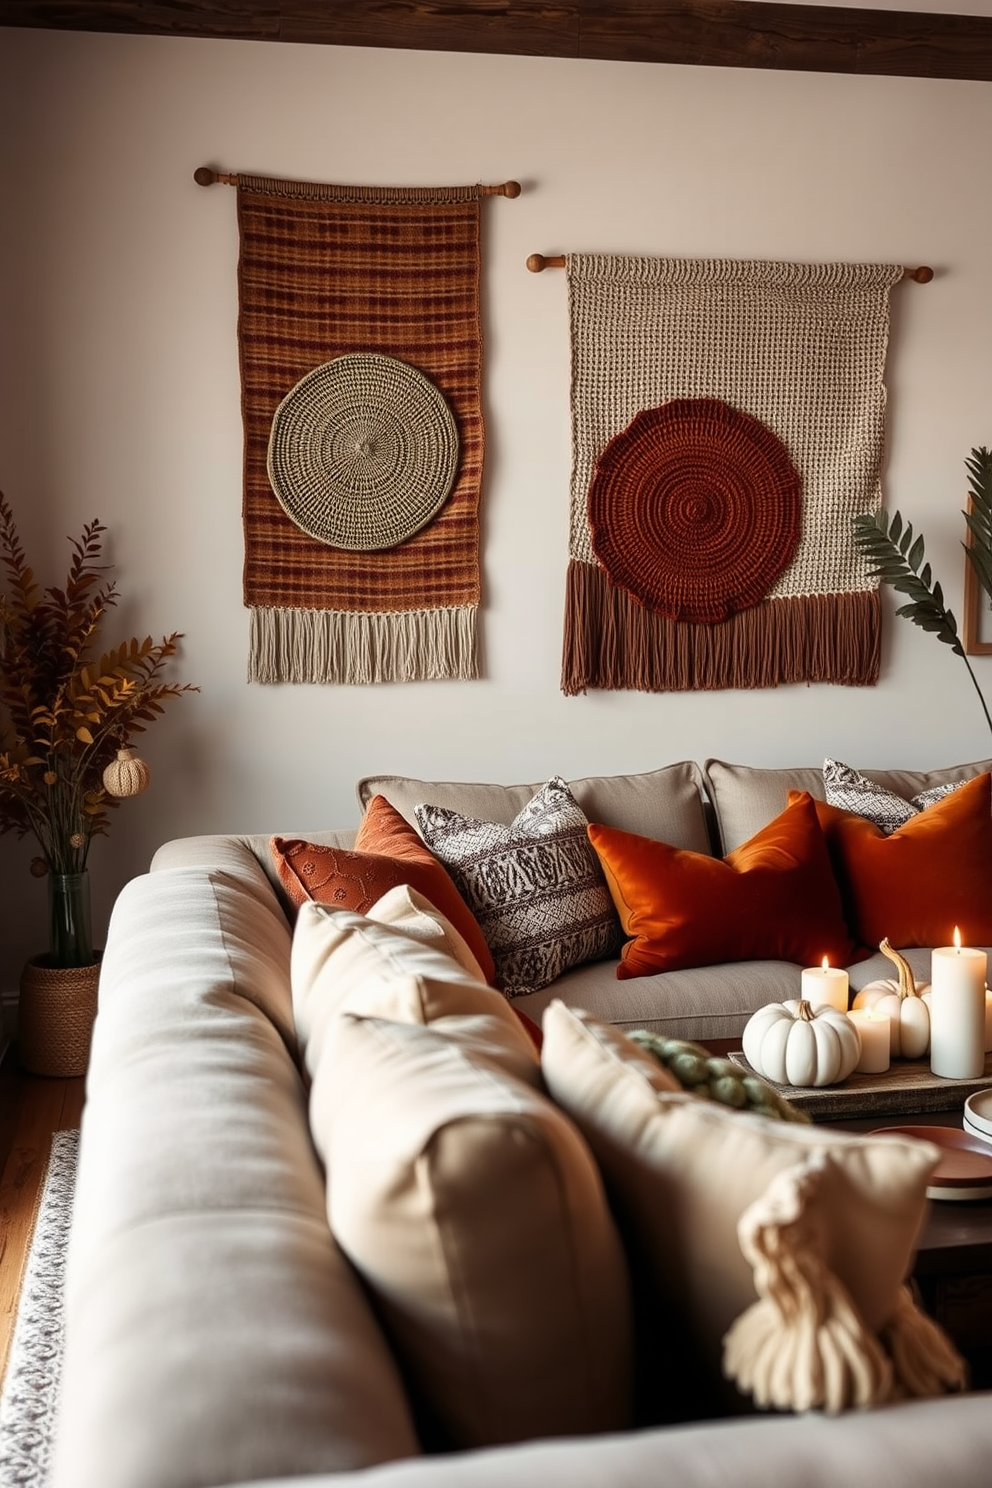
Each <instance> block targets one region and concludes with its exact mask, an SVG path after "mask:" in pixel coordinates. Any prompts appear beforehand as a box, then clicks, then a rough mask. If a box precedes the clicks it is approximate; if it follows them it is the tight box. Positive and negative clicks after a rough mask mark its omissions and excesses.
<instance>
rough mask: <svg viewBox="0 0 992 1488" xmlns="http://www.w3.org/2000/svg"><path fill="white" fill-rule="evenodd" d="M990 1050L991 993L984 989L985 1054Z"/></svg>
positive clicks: (991, 1036) (991, 1044) (991, 1040)
mask: <svg viewBox="0 0 992 1488" xmlns="http://www.w3.org/2000/svg"><path fill="white" fill-rule="evenodd" d="M990 1050H992V991H990V990H989V988H988V987H986V988H985V1052H986V1054H988V1053H989V1051H990Z"/></svg>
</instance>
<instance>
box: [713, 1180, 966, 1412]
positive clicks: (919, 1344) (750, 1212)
mask: <svg viewBox="0 0 992 1488" xmlns="http://www.w3.org/2000/svg"><path fill="white" fill-rule="evenodd" d="M826 1161H827V1159H826V1157H825V1155H824V1154H816V1155H814V1156H813V1157H812V1158H811V1160H808V1161H806V1162H804V1163H801V1164H799V1165H798V1166H797V1167H794V1168H790V1169H789V1170H788V1171H786V1172H784V1173H780V1174H779V1176H778V1177H777V1178H776V1179H775V1180H774V1182H773V1183H772V1184H771V1185H770V1187H769V1189H768V1191H767V1193H766V1194H764V1196H763V1197H762V1198H761V1199H759V1200H758V1201H757V1202H756V1203H754V1204H752V1205H751V1206H750V1208H748V1209H747V1210H745V1212H744V1213H743V1214H742V1215H741V1218H740V1220H739V1222H738V1238H739V1240H740V1245H741V1250H742V1251H743V1253H744V1255H745V1257H746V1258H747V1259H748V1260H749V1261H750V1262H751V1264H752V1266H753V1267H754V1284H755V1290H756V1291H757V1293H758V1297H759V1300H758V1302H756V1303H755V1304H754V1305H753V1306H751V1307H749V1308H748V1310H747V1311H746V1312H744V1313H742V1315H741V1316H740V1317H739V1318H738V1319H737V1321H736V1322H735V1323H734V1324H733V1326H732V1327H731V1328H730V1330H729V1331H728V1333H727V1335H726V1337H725V1338H724V1341H723V1342H724V1355H723V1368H724V1373H725V1374H726V1376H727V1377H728V1379H732V1380H734V1381H735V1383H736V1384H737V1385H738V1386H739V1387H740V1388H741V1389H742V1390H743V1391H745V1392H746V1393H748V1394H750V1395H753V1397H754V1400H755V1403H756V1404H757V1405H759V1406H763V1407H773V1408H776V1409H779V1410H793V1411H805V1410H816V1409H822V1410H825V1411H827V1412H829V1413H836V1412H838V1411H842V1410H846V1409H850V1408H851V1407H855V1408H862V1409H863V1408H865V1407H867V1406H872V1405H879V1404H881V1403H882V1402H884V1401H887V1400H893V1399H897V1398H899V1397H901V1396H903V1395H930V1394H935V1393H940V1392H942V1391H943V1390H946V1389H948V1388H960V1387H961V1385H962V1384H963V1381H964V1363H963V1361H962V1360H961V1359H960V1358H959V1357H958V1356H957V1355H956V1354H955V1352H954V1350H953V1348H952V1347H951V1345H950V1343H949V1342H948V1340H947V1339H946V1338H945V1337H944V1335H943V1334H942V1333H941V1331H940V1329H939V1328H938V1327H937V1325H936V1324H935V1323H933V1322H931V1321H930V1319H929V1318H927V1317H925V1316H924V1315H923V1314H922V1313H921V1312H920V1311H919V1310H918V1309H917V1308H916V1306H915V1305H914V1303H913V1301H912V1298H911V1297H910V1295H909V1292H908V1290H907V1289H906V1288H905V1287H901V1288H900V1292H899V1297H898V1300H897V1304H896V1310H895V1313H894V1315H893V1318H892V1319H891V1320H890V1322H889V1323H888V1324H887V1326H886V1328H885V1329H884V1330H883V1331H882V1334H881V1337H876V1336H875V1334H873V1333H872V1332H871V1330H870V1329H869V1328H868V1326H867V1324H866V1323H865V1321H864V1319H863V1318H862V1317H861V1315H860V1314H859V1312H858V1309H857V1307H856V1306H855V1304H854V1302H853V1300H852V1299H851V1297H850V1295H849V1293H848V1291H847V1289H846V1288H845V1287H844V1285H843V1283H842V1282H841V1281H840V1280H839V1279H838V1278H837V1277H836V1276H835V1275H833V1273H832V1272H831V1271H830V1270H829V1269H828V1268H827V1266H826V1265H825V1264H824V1262H823V1260H822V1259H821V1257H820V1256H819V1254H818V1253H817V1236H816V1230H817V1218H816V1215H815V1213H813V1212H812V1207H813V1201H815V1199H816V1196H817V1192H818V1190H819V1187H820V1179H821V1175H822V1173H823V1170H824V1164H825V1162H826Z"/></svg>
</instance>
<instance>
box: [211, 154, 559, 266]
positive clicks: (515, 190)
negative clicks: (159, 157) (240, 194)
mask: <svg viewBox="0 0 992 1488" xmlns="http://www.w3.org/2000/svg"><path fill="white" fill-rule="evenodd" d="M193 180H194V181H195V182H196V184H197V186H216V185H217V183H218V182H220V183H221V184H222V185H224V186H237V184H238V178H237V176H236V175H234V174H232V173H231V172H229V171H215V170H212V169H211V167H210V166H209V165H200V166H197V168H196V170H195V171H194V172H193ZM479 190H480V191H481V192H482V195H483V196H508V197H511V198H512V197H515V196H519V195H520V182H519V181H503V182H501V184H500V185H499V186H480V187H479ZM564 262H565V260H564V259H562V263H564Z"/></svg>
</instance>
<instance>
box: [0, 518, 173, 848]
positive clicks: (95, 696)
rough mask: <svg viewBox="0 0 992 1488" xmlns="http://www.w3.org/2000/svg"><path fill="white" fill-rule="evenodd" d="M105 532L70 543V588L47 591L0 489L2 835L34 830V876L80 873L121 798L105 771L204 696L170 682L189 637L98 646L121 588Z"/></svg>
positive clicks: (91, 526)
mask: <svg viewBox="0 0 992 1488" xmlns="http://www.w3.org/2000/svg"><path fill="white" fill-rule="evenodd" d="M106 530H107V529H106V527H105V526H104V525H103V523H101V522H98V521H92V522H88V523H87V524H86V526H85V527H84V528H83V531H82V536H81V537H79V538H78V539H75V540H70V541H71V548H72V558H71V561H70V563H69V572H68V576H67V578H66V581H65V586H64V588H61V589H57V588H50V589H45V590H41V589H40V588H39V586H38V584H37V582H36V580H35V577H34V573H33V572H32V570H31V569H30V568H29V567H28V564H27V561H26V558H25V555H24V550H23V548H22V546H21V542H20V539H19V537H18V533H17V527H16V525H15V522H14V515H13V512H12V510H11V507H10V504H9V502H8V501H7V498H6V497H5V496H4V495H3V493H2V492H0V566H2V568H3V571H4V577H5V588H4V591H3V592H0V832H10V831H13V832H16V833H17V834H18V836H21V837H23V836H24V835H26V834H27V833H31V834H33V836H34V837H35V839H36V840H37V842H38V845H39V847H40V848H41V858H40V859H37V858H36V859H35V860H34V863H33V864H32V870H33V871H35V872H37V873H39V874H43V873H45V872H46V871H47V872H49V873H52V874H73V873H81V872H82V871H83V870H84V869H85V867H86V859H87V854H88V852H89V847H90V841H91V839H92V838H93V837H95V836H99V835H101V834H104V833H106V832H107V831H108V830H109V826H110V818H109V812H110V810H111V809H112V808H114V807H115V806H117V805H118V804H119V802H118V801H117V800H116V799H115V798H114V797H113V796H111V795H110V794H109V793H108V792H107V790H106V788H105V787H104V784H103V772H104V770H105V769H106V767H107V766H108V765H109V764H110V762H111V761H112V760H114V759H115V757H116V755H117V751H118V750H119V749H122V748H126V747H127V746H128V743H129V740H130V739H131V737H132V736H133V735H134V734H139V733H142V732H143V731H144V728H145V726H146V725H147V724H148V723H150V722H151V721H152V720H153V719H155V718H157V717H158V716H159V714H161V712H162V711H163V708H164V705H165V703H166V702H168V700H169V699H170V698H176V697H180V696H181V695H182V694H183V693H186V692H196V691H198V690H199V689H197V688H195V687H191V686H189V685H181V684H179V683H175V682H166V681H163V680H161V674H162V671H163V668H164V666H165V664H166V662H167V661H168V660H169V659H170V658H171V657H173V656H174V655H175V654H176V650H177V643H178V642H179V640H181V638H182V637H181V635H180V634H179V633H178V632H177V633H175V634H173V635H170V636H165V637H164V638H163V639H162V641H160V642H158V643H157V644H156V643H155V642H153V641H152V639H151V637H150V636H146V637H145V639H144V640H143V641H139V640H136V639H134V638H132V639H131V640H127V641H122V642H121V644H120V645H118V646H114V647H112V648H111V649H110V650H107V651H103V652H101V651H99V650H98V649H97V648H98V645H99V634H100V628H101V623H102V621H103V618H104V615H105V613H106V611H107V610H108V609H109V608H110V607H112V606H113V605H114V604H116V602H117V598H118V591H117V589H116V587H115V585H114V583H113V581H112V579H110V578H109V577H108V573H109V570H108V569H107V568H106V567H104V566H101V564H100V557H101V554H102V544H103V535H104V533H105V532H106Z"/></svg>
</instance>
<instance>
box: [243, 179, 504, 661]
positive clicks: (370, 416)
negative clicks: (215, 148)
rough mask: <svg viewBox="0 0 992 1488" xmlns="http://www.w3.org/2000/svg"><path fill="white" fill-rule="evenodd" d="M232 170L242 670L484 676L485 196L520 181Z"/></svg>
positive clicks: (500, 192)
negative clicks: (392, 184) (396, 183)
mask: <svg viewBox="0 0 992 1488" xmlns="http://www.w3.org/2000/svg"><path fill="white" fill-rule="evenodd" d="M234 184H236V185H237V189H238V224H239V230H240V241H241V252H240V261H239V272H238V284H239V292H240V313H239V319H238V343H239V352H240V365H241V384H242V411H243V418H244V431H245V455H244V535H245V564H244V602H245V605H246V606H247V607H248V608H249V610H250V611H251V641H250V659H249V680H251V681H256V682H344V683H373V682H390V681H410V680H416V679H424V678H440V677H475V676H477V675H478V661H477V643H476V624H477V615H478V606H479V595H480V555H479V501H480V488H481V480H482V464H483V445H484V431H483V420H482V407H481V362H482V342H481V329H480V315H479V273H480V244H479V227H480V222H479V216H480V209H479V202H480V199H481V197H482V196H484V195H492V194H496V191H497V190H499V194H507V195H512V194H515V193H513V192H510V191H506V192H503V191H502V189H501V188H490V187H483V186H469V187H453V188H440V189H431V188H424V189H420V188H396V189H392V188H375V187H347V186H343V187H342V186H333V185H316V184H312V183H308V182H294V181H283V180H270V179H264V178H261V177H256V176H246V175H239V176H238V177H237V178H236V180H235V181H234ZM270 473H271V476H272V479H271V480H270Z"/></svg>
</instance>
